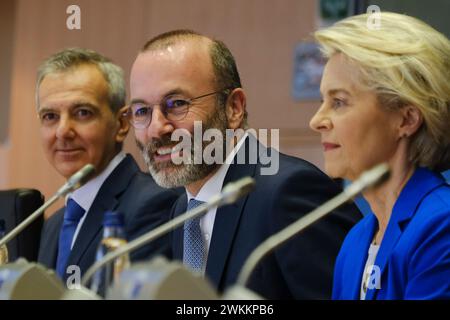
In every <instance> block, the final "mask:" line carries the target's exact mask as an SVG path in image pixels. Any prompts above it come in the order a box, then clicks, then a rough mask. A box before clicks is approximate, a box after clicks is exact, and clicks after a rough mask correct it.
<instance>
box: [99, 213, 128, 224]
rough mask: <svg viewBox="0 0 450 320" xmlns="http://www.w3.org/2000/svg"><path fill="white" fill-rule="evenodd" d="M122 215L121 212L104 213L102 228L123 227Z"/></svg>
mask: <svg viewBox="0 0 450 320" xmlns="http://www.w3.org/2000/svg"><path fill="white" fill-rule="evenodd" d="M124 220H125V218H124V215H123V213H122V212H118V211H106V212H105V216H104V217H103V226H104V227H123V226H124Z"/></svg>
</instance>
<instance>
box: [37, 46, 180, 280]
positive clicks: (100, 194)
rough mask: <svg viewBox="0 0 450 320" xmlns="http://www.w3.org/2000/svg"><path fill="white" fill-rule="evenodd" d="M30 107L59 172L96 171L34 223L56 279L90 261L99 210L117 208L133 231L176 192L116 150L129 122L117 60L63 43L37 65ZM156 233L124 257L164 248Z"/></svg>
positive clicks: (156, 215) (154, 221)
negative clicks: (34, 109)
mask: <svg viewBox="0 0 450 320" xmlns="http://www.w3.org/2000/svg"><path fill="white" fill-rule="evenodd" d="M36 98H37V110H38V114H39V119H40V123H41V136H42V142H43V146H44V151H45V153H46V156H47V158H48V160H49V162H50V163H51V164H52V166H53V167H54V168H55V169H56V170H57V171H58V173H60V174H61V175H62V176H63V177H64V178H66V179H67V178H69V177H70V176H71V175H72V174H74V173H75V172H77V171H78V170H79V169H81V168H82V167H83V166H84V165H86V164H87V163H91V164H93V165H94V167H95V168H96V175H95V177H93V178H92V179H91V180H90V181H88V182H87V183H86V184H85V185H83V186H82V187H81V188H79V189H77V190H75V191H74V192H73V193H71V194H69V195H68V197H67V198H66V207H65V208H62V209H61V210H59V211H58V212H56V213H55V214H54V215H52V216H51V217H50V218H49V219H48V220H47V221H46V222H45V225H44V228H43V231H42V237H41V243H40V250H39V257H38V261H39V262H40V263H43V264H44V265H46V266H47V267H50V268H54V269H56V271H57V273H58V275H59V276H60V277H61V278H62V279H64V280H65V279H67V278H68V276H70V275H71V274H73V273H74V269H73V268H70V269H69V268H68V267H69V266H77V267H79V271H80V272H81V275H82V274H83V273H84V272H85V271H86V270H87V269H88V268H89V267H90V266H91V265H92V264H93V263H94V262H95V253H96V250H97V248H98V246H99V243H100V241H101V238H102V226H103V225H102V223H103V215H104V213H105V211H108V210H114V211H119V212H122V213H123V214H124V215H125V231H126V235H127V237H128V239H129V240H130V239H133V238H135V237H137V236H139V235H141V234H143V233H144V232H146V231H148V230H150V229H152V228H154V227H155V226H157V225H159V224H161V223H163V222H165V221H167V220H168V218H169V211H170V208H171V206H172V204H173V202H174V201H175V199H176V198H177V196H178V195H177V193H175V192H174V191H172V190H168V189H163V188H161V187H159V186H158V185H156V183H155V182H154V180H153V179H152V177H151V176H150V175H147V174H144V173H142V172H141V171H140V170H139V167H138V165H137V164H136V162H135V160H134V159H133V157H132V156H131V155H126V154H125V153H124V152H123V151H122V145H123V141H124V139H125V138H126V136H127V133H128V130H129V124H128V121H127V120H126V119H125V118H124V116H123V114H124V112H125V110H126V107H125V84H124V79H123V72H122V70H121V68H120V67H118V66H117V65H115V64H113V63H112V62H111V61H110V60H108V59H107V58H105V57H103V56H101V55H100V54H98V53H96V52H94V51H91V50H86V49H78V48H74V49H66V50H63V51H62V52H59V53H56V54H54V55H53V56H51V57H50V58H48V59H47V60H46V61H45V62H44V63H43V64H42V65H41V66H40V68H39V72H38V80H37V94H36ZM168 247H169V246H168V241H167V238H161V239H159V240H158V241H155V242H153V243H152V244H150V245H149V246H146V247H145V248H143V249H142V250H140V251H137V252H136V253H135V254H134V255H132V258H134V259H143V258H148V257H149V256H150V255H152V254H153V253H157V252H163V251H165V250H166V249H167V248H168Z"/></svg>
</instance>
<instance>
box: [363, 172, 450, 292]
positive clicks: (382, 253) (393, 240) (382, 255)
mask: <svg viewBox="0 0 450 320" xmlns="http://www.w3.org/2000/svg"><path fill="white" fill-rule="evenodd" d="M444 183H445V182H444V180H442V178H438V177H437V176H436V175H435V174H433V173H432V172H431V171H429V170H427V169H424V168H418V169H416V171H415V172H414V174H413V176H412V177H411V178H410V179H409V181H408V182H407V184H406V185H405V187H404V188H403V190H402V191H401V193H400V196H399V197H398V199H397V201H396V203H395V205H394V208H393V210H392V214H391V217H390V219H389V223H388V227H387V229H386V232H385V234H384V236H383V240H382V242H381V246H380V249H379V251H378V254H377V257H376V260H375V265H376V266H378V267H379V268H380V275H381V278H383V273H384V272H385V271H386V272H388V270H386V267H387V264H388V261H389V258H390V256H391V254H392V251H393V250H394V248H395V246H396V244H397V242H398V240H399V239H400V237H401V235H402V233H403V230H404V229H405V228H406V227H407V225H408V222H409V221H410V220H411V219H412V218H413V217H414V214H415V213H416V211H417V208H418V207H419V205H420V203H421V202H422V200H423V199H424V198H425V197H426V196H427V195H428V194H429V193H430V192H432V191H433V190H434V189H436V188H438V187H440V186H441V185H442V184H444ZM380 281H381V279H380ZM382 289H383V288H381V290H382ZM378 292H379V290H376V289H368V290H367V294H366V300H372V299H376V295H377V294H378Z"/></svg>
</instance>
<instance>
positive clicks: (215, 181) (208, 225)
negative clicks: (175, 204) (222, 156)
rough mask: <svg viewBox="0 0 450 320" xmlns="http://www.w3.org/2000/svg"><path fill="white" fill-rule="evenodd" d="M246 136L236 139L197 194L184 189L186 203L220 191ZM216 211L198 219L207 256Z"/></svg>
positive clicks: (208, 197)
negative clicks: (233, 145)
mask: <svg viewBox="0 0 450 320" xmlns="http://www.w3.org/2000/svg"><path fill="white" fill-rule="evenodd" d="M247 136H248V133H245V135H244V136H243V137H242V138H241V139H240V140H239V141H238V143H237V144H236V146H235V147H234V149H233V150H232V151H231V152H230V154H229V155H228V156H227V158H226V160H225V163H224V164H222V165H221V167H220V168H219V170H217V172H216V173H215V174H214V175H213V176H212V177H211V178H210V179H209V180H208V181H207V182H206V183H205V184H204V185H203V186H202V188H201V189H200V191H199V192H198V194H197V196H193V195H192V194H191V193H190V192H189V191H188V190H187V189H186V194H187V203H189V200H191V199H196V200H199V201H203V202H208V201H209V200H210V199H211V197H212V196H215V195H216V194H218V193H220V192H221V191H222V186H223V181H224V180H225V176H226V175H227V172H228V168H229V167H230V164H231V163H232V160H233V158H234V156H235V155H236V153H237V152H238V151H239V149H240V148H241V146H242V144H243V143H244V142H245V139H246V138H247ZM216 212H217V207H214V208H212V209H211V210H209V211H208V212H207V213H206V214H205V215H204V216H203V217H201V219H200V229H201V231H202V235H203V240H204V241H205V250H206V257H208V253H209V246H210V244H211V238H212V233H213V227H214V220H215V219H216Z"/></svg>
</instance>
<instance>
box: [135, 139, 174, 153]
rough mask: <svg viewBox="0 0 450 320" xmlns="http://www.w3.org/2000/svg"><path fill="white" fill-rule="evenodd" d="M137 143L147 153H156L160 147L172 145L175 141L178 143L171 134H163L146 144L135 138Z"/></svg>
mask: <svg viewBox="0 0 450 320" xmlns="http://www.w3.org/2000/svg"><path fill="white" fill-rule="evenodd" d="M135 141H136V145H137V147H138V148H139V150H140V151H141V152H145V153H149V154H150V153H154V152H156V150H157V149H158V148H161V147H165V146H171V145H173V144H174V143H178V142H177V141H172V140H171V136H170V135H165V136H162V137H161V138H152V140H151V141H150V142H149V143H147V144H146V145H144V144H143V143H141V142H140V141H139V140H137V139H135Z"/></svg>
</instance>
